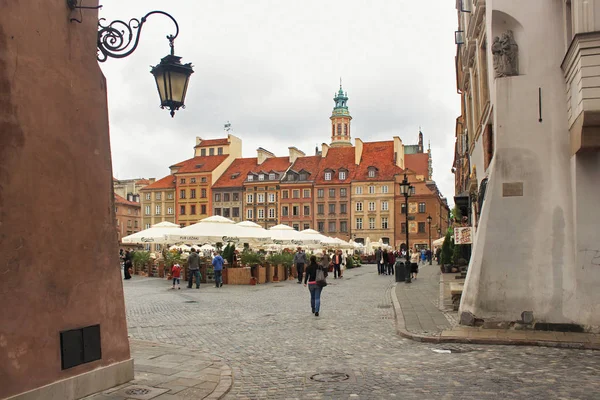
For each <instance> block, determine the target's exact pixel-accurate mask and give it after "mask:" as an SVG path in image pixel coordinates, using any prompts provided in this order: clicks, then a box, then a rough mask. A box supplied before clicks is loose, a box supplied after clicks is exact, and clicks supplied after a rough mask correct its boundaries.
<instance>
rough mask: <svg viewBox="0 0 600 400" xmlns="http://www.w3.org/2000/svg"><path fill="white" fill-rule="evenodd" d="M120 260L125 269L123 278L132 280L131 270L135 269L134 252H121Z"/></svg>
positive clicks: (121, 250)
mask: <svg viewBox="0 0 600 400" xmlns="http://www.w3.org/2000/svg"><path fill="white" fill-rule="evenodd" d="M119 260H121V265H122V267H123V278H124V279H131V268H132V267H133V251H129V250H123V249H120V250H119Z"/></svg>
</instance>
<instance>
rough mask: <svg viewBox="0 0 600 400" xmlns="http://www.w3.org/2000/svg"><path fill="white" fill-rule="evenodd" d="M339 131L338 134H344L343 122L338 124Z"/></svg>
mask: <svg viewBox="0 0 600 400" xmlns="http://www.w3.org/2000/svg"><path fill="white" fill-rule="evenodd" d="M337 133H338V135H341V134H342V124H338V129H337Z"/></svg>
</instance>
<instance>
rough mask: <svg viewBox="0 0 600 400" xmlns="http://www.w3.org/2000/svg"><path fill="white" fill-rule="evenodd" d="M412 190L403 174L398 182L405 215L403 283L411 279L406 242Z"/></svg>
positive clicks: (408, 246)
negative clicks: (402, 177)
mask: <svg viewBox="0 0 600 400" xmlns="http://www.w3.org/2000/svg"><path fill="white" fill-rule="evenodd" d="M413 189H414V186H411V185H410V183H409V182H408V177H407V176H406V174H404V179H403V180H402V182H400V193H401V194H402V195H403V196H404V213H405V217H406V229H405V231H406V264H405V266H406V268H405V270H406V276H405V280H404V282H405V283H411V279H410V255H409V250H410V244H409V242H408V198H409V197H410V195H411V194H412V191H413Z"/></svg>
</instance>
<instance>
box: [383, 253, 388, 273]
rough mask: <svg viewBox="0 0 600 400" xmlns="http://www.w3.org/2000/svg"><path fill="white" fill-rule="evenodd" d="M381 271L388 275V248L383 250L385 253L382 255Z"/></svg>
mask: <svg viewBox="0 0 600 400" xmlns="http://www.w3.org/2000/svg"><path fill="white" fill-rule="evenodd" d="M381 260H382V262H381V273H382V274H383V275H387V274H388V273H387V265H388V252H387V250H383V254H382V255H381Z"/></svg>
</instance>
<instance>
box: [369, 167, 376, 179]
mask: <svg viewBox="0 0 600 400" xmlns="http://www.w3.org/2000/svg"><path fill="white" fill-rule="evenodd" d="M376 174H377V168H375V167H369V169H368V172H367V175H368V176H369V178H375V175H376Z"/></svg>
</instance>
